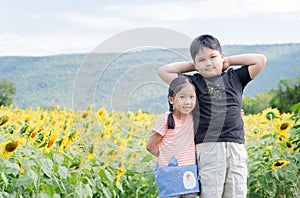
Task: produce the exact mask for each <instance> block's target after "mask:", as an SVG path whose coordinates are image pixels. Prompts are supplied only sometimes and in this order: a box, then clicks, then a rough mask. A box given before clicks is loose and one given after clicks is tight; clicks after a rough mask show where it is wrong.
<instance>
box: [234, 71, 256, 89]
mask: <svg viewBox="0 0 300 198" xmlns="http://www.w3.org/2000/svg"><path fill="white" fill-rule="evenodd" d="M248 67H249V66H243V67H240V68H239V69H236V74H237V76H238V77H239V79H240V81H241V84H242V86H243V88H244V87H245V86H246V85H247V84H248V83H249V82H250V81H251V80H252V79H251V77H250V73H249V69H248Z"/></svg>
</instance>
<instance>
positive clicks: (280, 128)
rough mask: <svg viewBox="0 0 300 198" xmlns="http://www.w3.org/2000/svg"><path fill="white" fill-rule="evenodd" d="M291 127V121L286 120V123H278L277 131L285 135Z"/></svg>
mask: <svg viewBox="0 0 300 198" xmlns="http://www.w3.org/2000/svg"><path fill="white" fill-rule="evenodd" d="M292 125H293V121H292V120H288V121H285V122H282V123H279V124H278V126H277V129H278V131H279V133H287V132H288V131H289V130H290V129H291V127H292Z"/></svg>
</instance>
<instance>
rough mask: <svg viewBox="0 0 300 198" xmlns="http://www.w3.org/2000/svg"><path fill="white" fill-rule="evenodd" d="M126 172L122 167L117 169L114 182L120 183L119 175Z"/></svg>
mask: <svg viewBox="0 0 300 198" xmlns="http://www.w3.org/2000/svg"><path fill="white" fill-rule="evenodd" d="M125 173H126V170H125V169H124V168H122V167H120V168H118V169H117V174H118V175H117V177H116V184H120V180H121V177H122V176H123V175H124V174H125Z"/></svg>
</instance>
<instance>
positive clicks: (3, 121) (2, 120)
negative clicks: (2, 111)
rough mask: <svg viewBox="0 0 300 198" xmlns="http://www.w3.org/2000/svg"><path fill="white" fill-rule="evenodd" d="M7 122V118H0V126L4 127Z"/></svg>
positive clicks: (5, 116)
mask: <svg viewBox="0 0 300 198" xmlns="http://www.w3.org/2000/svg"><path fill="white" fill-rule="evenodd" d="M7 121H8V116H7V115H4V116H0V126H2V125H4V124H5V123H6V122H7Z"/></svg>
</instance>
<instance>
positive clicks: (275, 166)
mask: <svg viewBox="0 0 300 198" xmlns="http://www.w3.org/2000/svg"><path fill="white" fill-rule="evenodd" d="M289 163H290V162H289V161H287V160H277V161H275V162H274V163H273V164H272V166H271V168H272V170H277V169H279V168H282V167H284V166H285V165H287V164H289Z"/></svg>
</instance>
